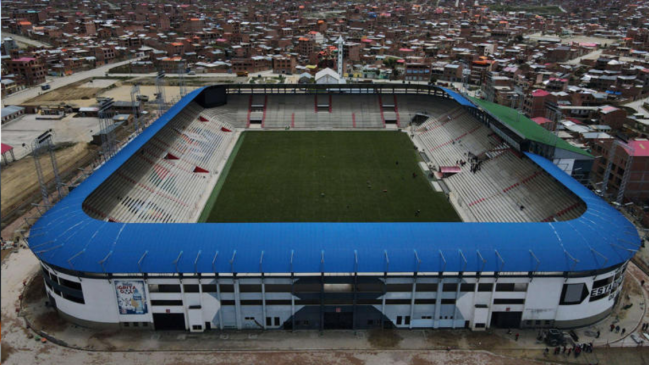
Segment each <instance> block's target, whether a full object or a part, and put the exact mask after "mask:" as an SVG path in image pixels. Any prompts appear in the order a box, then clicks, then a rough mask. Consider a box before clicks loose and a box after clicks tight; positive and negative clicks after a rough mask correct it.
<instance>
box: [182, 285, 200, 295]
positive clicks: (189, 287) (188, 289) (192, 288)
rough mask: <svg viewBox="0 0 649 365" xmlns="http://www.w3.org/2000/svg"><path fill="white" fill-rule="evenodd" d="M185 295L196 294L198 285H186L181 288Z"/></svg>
mask: <svg viewBox="0 0 649 365" xmlns="http://www.w3.org/2000/svg"><path fill="white" fill-rule="evenodd" d="M183 289H184V290H185V293H198V292H199V291H198V285H195V284H186V285H184V286H183Z"/></svg>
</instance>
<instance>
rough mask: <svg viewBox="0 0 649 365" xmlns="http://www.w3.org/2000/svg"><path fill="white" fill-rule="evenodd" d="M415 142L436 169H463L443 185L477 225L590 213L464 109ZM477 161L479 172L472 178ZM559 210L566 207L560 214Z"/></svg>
mask: <svg viewBox="0 0 649 365" xmlns="http://www.w3.org/2000/svg"><path fill="white" fill-rule="evenodd" d="M416 138H417V139H418V140H419V141H420V143H421V145H422V146H424V149H425V151H426V154H427V155H428V156H429V158H430V160H431V161H432V163H433V164H434V165H435V166H436V167H441V166H460V167H461V171H462V172H461V173H458V174H454V175H452V176H449V177H447V178H445V179H444V182H445V184H446V185H447V186H448V188H449V189H450V190H451V191H452V192H454V193H455V194H456V196H457V204H458V205H459V206H460V209H463V210H464V211H466V212H468V213H469V215H470V217H472V218H473V220H474V221H479V222H541V221H543V222H552V221H555V220H557V221H562V220H570V219H574V218H577V217H579V216H580V215H581V214H582V213H583V212H584V211H585V210H586V207H585V205H584V204H583V203H581V202H580V200H579V199H578V198H577V197H575V196H574V195H572V194H570V193H569V192H567V191H566V190H565V189H563V188H562V186H561V184H558V183H557V182H555V181H554V180H553V179H552V178H551V177H550V176H548V175H547V174H546V173H544V171H543V170H542V169H540V168H539V167H538V166H537V165H536V164H534V163H533V162H532V161H530V160H529V159H527V158H525V157H524V156H522V155H520V154H519V153H518V152H516V151H514V150H513V149H511V148H509V146H508V145H507V144H506V143H504V142H503V141H502V140H500V138H499V137H498V136H496V135H495V134H494V133H492V132H491V130H490V129H488V128H487V127H486V126H484V125H483V124H481V123H480V122H479V121H478V120H476V119H475V118H473V117H472V116H471V115H470V114H469V113H467V112H466V111H465V110H464V109H463V108H461V107H458V108H454V109H452V110H450V111H448V112H447V113H446V114H442V115H439V116H438V117H431V118H429V119H428V120H427V121H425V122H424V123H422V125H421V126H419V127H418V128H417V136H416ZM472 158H473V159H474V161H476V162H474V163H473V164H472V162H471V159H472ZM458 161H465V162H466V163H465V164H464V165H462V164H458ZM477 161H480V162H479V164H480V165H479V166H480V167H479V170H477V171H475V173H474V172H473V167H472V165H475V164H477V163H478V162H477ZM557 206H560V207H563V208H562V209H561V210H558V211H557V209H556V207H557Z"/></svg>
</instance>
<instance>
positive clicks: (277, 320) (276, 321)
mask: <svg viewBox="0 0 649 365" xmlns="http://www.w3.org/2000/svg"><path fill="white" fill-rule="evenodd" d="M273 319H274V321H275V326H279V317H274V318H273Z"/></svg>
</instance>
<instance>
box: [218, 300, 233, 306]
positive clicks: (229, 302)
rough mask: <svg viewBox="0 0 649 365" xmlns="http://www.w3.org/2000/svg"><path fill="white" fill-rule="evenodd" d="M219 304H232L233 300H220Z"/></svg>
mask: <svg viewBox="0 0 649 365" xmlns="http://www.w3.org/2000/svg"><path fill="white" fill-rule="evenodd" d="M221 305H234V300H222V301H221Z"/></svg>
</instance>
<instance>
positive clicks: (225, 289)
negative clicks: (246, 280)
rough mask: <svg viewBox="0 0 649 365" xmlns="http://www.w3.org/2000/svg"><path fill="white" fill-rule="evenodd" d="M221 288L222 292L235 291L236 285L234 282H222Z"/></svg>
mask: <svg viewBox="0 0 649 365" xmlns="http://www.w3.org/2000/svg"><path fill="white" fill-rule="evenodd" d="M219 289H220V290H221V293H234V285H232V284H221V286H220V288H219Z"/></svg>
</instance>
